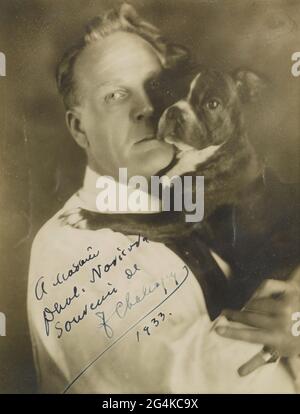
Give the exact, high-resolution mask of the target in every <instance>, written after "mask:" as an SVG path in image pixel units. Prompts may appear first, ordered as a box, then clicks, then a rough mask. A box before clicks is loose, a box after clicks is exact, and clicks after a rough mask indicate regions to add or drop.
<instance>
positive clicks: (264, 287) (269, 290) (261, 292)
mask: <svg viewBox="0 0 300 414" xmlns="http://www.w3.org/2000/svg"><path fill="white" fill-rule="evenodd" d="M287 286H288V285H287V282H284V281H282V280H275V279H267V280H265V281H264V282H263V283H262V284H261V285H260V286H259V288H258V289H257V290H256V292H255V294H254V295H253V296H252V299H259V298H267V297H273V298H274V299H276V298H277V297H280V296H281V295H283V294H284V293H285V292H286V290H287Z"/></svg>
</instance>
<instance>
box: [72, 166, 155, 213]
mask: <svg viewBox="0 0 300 414" xmlns="http://www.w3.org/2000/svg"><path fill="white" fill-rule="evenodd" d="M100 177H101V175H100V174H98V173H96V172H95V171H94V170H92V169H91V168H90V167H89V166H87V167H86V170H85V175H84V179H83V186H82V188H81V189H80V190H79V192H78V196H79V198H80V200H81V202H82V203H83V207H84V208H86V209H88V210H92V211H97V212H99V213H100V212H101V213H135V214H136V213H141V214H142V213H157V212H159V211H161V203H160V201H159V200H158V199H157V198H156V197H154V196H152V195H150V194H149V193H145V192H144V191H142V190H139V189H136V188H135V187H129V186H128V185H126V184H124V183H119V182H117V181H116V184H117V188H118V190H119V192H121V193H122V196H123V197H124V194H127V201H129V200H130V196H132V195H133V192H134V193H135V194H134V198H135V199H136V198H138V197H141V198H142V200H143V201H144V203H145V204H143V205H146V206H147V208H146V209H145V210H141V211H132V209H130V208H129V207H128V203H127V202H126V199H125V200H124V198H123V199H122V201H123V203H122V205H123V208H122V210H118V209H117V210H114V209H107V208H105V209H99V208H98V207H99V204H98V207H97V204H96V200H97V196H98V195H99V194H100V192H101V191H104V190H101V189H99V188H97V186H96V183H97V180H98V179H99V178H100ZM106 191H107V190H106ZM117 205H118V201H117ZM124 206H127V208H124Z"/></svg>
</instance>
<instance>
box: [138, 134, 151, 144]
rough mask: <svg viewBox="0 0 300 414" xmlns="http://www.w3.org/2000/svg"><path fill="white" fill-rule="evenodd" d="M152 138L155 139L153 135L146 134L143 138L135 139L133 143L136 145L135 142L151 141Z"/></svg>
mask: <svg viewBox="0 0 300 414" xmlns="http://www.w3.org/2000/svg"><path fill="white" fill-rule="evenodd" d="M154 139H156V137H155V135H148V136H146V137H144V138H142V139H140V140H139V141H137V142H136V143H135V145H136V144H141V143H142V142H147V141H153V140H154Z"/></svg>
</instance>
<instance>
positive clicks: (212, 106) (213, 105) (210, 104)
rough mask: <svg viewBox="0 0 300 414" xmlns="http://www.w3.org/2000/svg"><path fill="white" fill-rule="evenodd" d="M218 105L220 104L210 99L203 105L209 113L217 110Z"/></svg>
mask: <svg viewBox="0 0 300 414" xmlns="http://www.w3.org/2000/svg"><path fill="white" fill-rule="evenodd" d="M220 105H221V102H220V101H218V100H217V99H210V100H209V101H207V102H206V104H205V106H206V108H207V109H209V110H210V111H213V110H215V109H217V108H218V107H219V106H220Z"/></svg>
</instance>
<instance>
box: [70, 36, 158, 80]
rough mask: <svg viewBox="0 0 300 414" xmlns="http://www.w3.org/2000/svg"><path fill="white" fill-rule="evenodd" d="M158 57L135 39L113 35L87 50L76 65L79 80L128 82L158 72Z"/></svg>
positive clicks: (146, 43)
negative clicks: (125, 80) (123, 80)
mask: <svg viewBox="0 0 300 414" xmlns="http://www.w3.org/2000/svg"><path fill="white" fill-rule="evenodd" d="M160 69H161V63H160V60H159V56H158V53H157V52H156V51H155V49H154V48H153V47H152V46H151V45H150V44H149V43H148V42H147V41H146V40H144V39H142V38H141V37H139V36H138V35H135V34H132V33H126V32H116V33H113V34H111V35H109V36H107V37H106V38H104V39H101V40H99V41H95V42H93V43H91V44H89V45H87V46H86V48H85V49H84V50H83V51H82V53H81V54H80V56H79V58H78V61H77V62H76V65H75V71H76V75H77V76H78V78H79V79H80V80H83V81H84V79H87V78H89V79H92V80H93V81H94V80H96V79H97V80H98V81H99V83H101V82H104V83H107V82H109V81H111V80H113V79H130V77H131V76H132V77H133V78H136V77H141V78H142V77H143V76H146V75H147V73H152V72H158V71H159V70H160Z"/></svg>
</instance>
